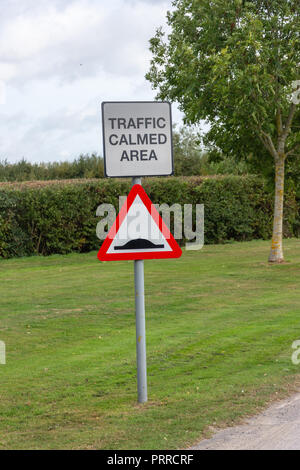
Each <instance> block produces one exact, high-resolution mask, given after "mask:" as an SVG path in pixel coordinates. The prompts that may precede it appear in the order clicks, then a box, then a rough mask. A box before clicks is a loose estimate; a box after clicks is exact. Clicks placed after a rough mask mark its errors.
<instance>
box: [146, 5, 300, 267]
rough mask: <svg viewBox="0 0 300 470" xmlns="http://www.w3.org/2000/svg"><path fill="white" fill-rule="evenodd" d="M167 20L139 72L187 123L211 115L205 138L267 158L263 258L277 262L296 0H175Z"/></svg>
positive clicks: (293, 101)
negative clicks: (269, 198)
mask: <svg viewBox="0 0 300 470" xmlns="http://www.w3.org/2000/svg"><path fill="white" fill-rule="evenodd" d="M167 21H168V26H169V28H170V34H169V35H168V36H167V37H166V36H165V33H164V32H163V30H162V28H159V29H158V30H157V32H156V35H155V37H153V38H152V39H151V41H150V49H151V52H152V54H153V59H152V62H151V68H150V70H149V72H148V74H147V75H146V78H147V79H148V80H150V82H151V83H152V85H153V87H154V88H155V89H158V90H159V94H158V97H159V98H160V99H163V100H164V99H168V100H171V101H177V102H178V103H179V105H180V108H181V110H182V111H183V112H184V114H185V121H186V122H187V123H190V124H195V123H197V122H199V121H200V120H202V119H205V120H207V121H208V122H209V123H210V130H209V132H208V133H207V135H206V136H205V141H206V143H207V144H208V145H210V146H213V147H216V148H217V149H219V150H221V151H222V152H223V153H224V154H225V155H234V154H238V155H241V156H244V157H247V158H249V156H250V157H251V156H252V159H253V160H252V161H253V162H256V163H257V164H258V166H259V165H260V166H263V165H264V163H265V164H266V166H268V165H269V166H270V162H273V168H274V167H275V168H274V173H275V205H274V229H273V239H272V250H271V255H270V258H269V259H270V261H278V262H280V261H282V260H283V253H282V220H283V187H284V171H285V160H286V158H287V157H292V156H294V155H297V154H298V153H299V148H300V132H299V129H297V128H295V126H294V124H295V121H296V122H297V121H299V112H300V111H299V103H300V81H299V78H300V75H299V70H300V9H299V0H249V1H246V0H227V1H226V2H224V1H223V0H174V1H173V10H172V11H171V12H168V15H167ZM295 90H296V91H295ZM261 162H263V163H261Z"/></svg>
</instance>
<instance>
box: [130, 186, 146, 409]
mask: <svg viewBox="0 0 300 470" xmlns="http://www.w3.org/2000/svg"><path fill="white" fill-rule="evenodd" d="M135 184H141V178H132V186H134V185H135ZM144 292H145V281H144V260H143V259H136V260H134V294H135V321H136V363H137V387H138V402H139V403H145V402H146V401H147V400H148V391H147V356H146V319H145V294H144Z"/></svg>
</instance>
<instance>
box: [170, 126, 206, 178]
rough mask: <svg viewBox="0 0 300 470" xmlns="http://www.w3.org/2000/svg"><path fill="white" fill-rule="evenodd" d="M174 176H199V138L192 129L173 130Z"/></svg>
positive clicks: (200, 155) (200, 154)
mask: <svg viewBox="0 0 300 470" xmlns="http://www.w3.org/2000/svg"><path fill="white" fill-rule="evenodd" d="M173 149H174V174H175V176H191V175H200V174H201V157H202V152H201V148H200V146H199V138H198V136H197V134H196V132H195V131H194V130H193V129H190V128H187V127H181V128H180V129H179V130H178V131H177V130H176V129H174V130H173Z"/></svg>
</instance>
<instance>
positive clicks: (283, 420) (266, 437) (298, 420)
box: [191, 393, 300, 450]
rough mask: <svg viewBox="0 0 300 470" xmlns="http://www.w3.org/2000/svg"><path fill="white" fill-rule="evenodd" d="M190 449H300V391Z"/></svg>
mask: <svg viewBox="0 0 300 470" xmlns="http://www.w3.org/2000/svg"><path fill="white" fill-rule="evenodd" d="M191 449H193V450H194V449H195V450H196V449H199V450H243V449H244V450H300V393H297V394H296V395H293V396H292V397H290V398H288V399H286V400H283V401H280V402H277V403H275V404H273V405H271V406H270V407H269V408H267V409H266V410H265V411H264V412H263V413H262V414H260V415H258V416H255V417H254V418H251V419H248V420H247V421H246V423H245V424H243V425H240V426H235V427H232V428H227V429H224V430H222V431H218V432H217V433H216V434H215V435H214V436H213V437H212V438H211V439H205V440H203V441H200V442H199V443H198V444H197V445H195V446H193V447H192V448H191Z"/></svg>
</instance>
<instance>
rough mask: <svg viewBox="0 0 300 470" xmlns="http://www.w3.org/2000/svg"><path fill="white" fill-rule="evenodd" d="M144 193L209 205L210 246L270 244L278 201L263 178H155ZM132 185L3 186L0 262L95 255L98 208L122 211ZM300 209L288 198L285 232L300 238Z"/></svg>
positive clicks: (124, 182) (207, 235)
mask: <svg viewBox="0 0 300 470" xmlns="http://www.w3.org/2000/svg"><path fill="white" fill-rule="evenodd" d="M143 185H144V188H145V190H146V192H147V193H148V195H149V197H150V198H151V199H152V201H153V202H154V203H157V204H162V203H167V204H169V205H172V204H174V203H180V204H194V205H195V204H204V206H205V243H206V244H209V243H224V242H227V241H232V240H239V241H241V240H252V239H259V238H263V239H266V238H269V237H270V236H271V230H272V212H273V195H272V194H271V193H270V192H269V191H268V190H267V187H266V184H265V182H264V180H263V179H262V178H260V177H256V176H218V177H190V178H183V177H179V178H174V177H170V178H149V179H145V180H144V183H143ZM130 186H131V183H130V181H129V180H115V179H113V180H81V181H75V182H74V181H72V180H71V181H68V182H59V183H57V182H56V183H54V182H52V183H51V182H47V184H45V183H43V184H40V183H36V184H30V183H29V184H26V183H24V184H21V185H11V184H7V185H6V184H1V185H0V257H3V258H10V257H14V256H26V255H33V254H41V255H50V254H54V253H60V254H66V253H70V252H88V251H91V250H96V249H98V248H99V247H100V244H101V241H100V240H98V239H97V237H96V225H97V223H98V221H99V218H98V217H96V209H97V207H98V206H99V205H100V204H102V203H112V204H113V205H114V206H115V208H116V209H117V208H118V204H119V200H118V197H119V195H126V194H128V192H129V190H130ZM299 225H300V224H299V218H298V205H297V202H296V199H295V195H294V194H293V193H292V192H290V193H288V194H287V195H286V198H285V220H284V234H285V236H287V237H291V236H297V235H298V230H299Z"/></svg>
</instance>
